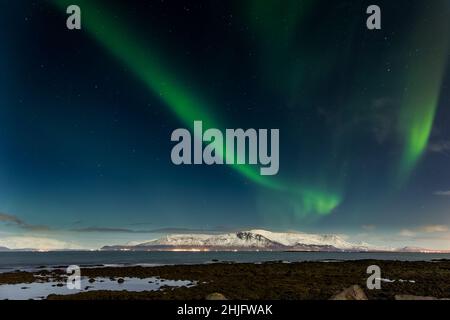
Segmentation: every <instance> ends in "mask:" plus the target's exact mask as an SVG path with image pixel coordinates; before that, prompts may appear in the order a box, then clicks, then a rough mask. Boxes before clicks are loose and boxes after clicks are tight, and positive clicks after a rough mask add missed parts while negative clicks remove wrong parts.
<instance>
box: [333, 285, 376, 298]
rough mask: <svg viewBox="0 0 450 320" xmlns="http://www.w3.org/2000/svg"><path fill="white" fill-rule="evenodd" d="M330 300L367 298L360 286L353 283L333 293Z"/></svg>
mask: <svg viewBox="0 0 450 320" xmlns="http://www.w3.org/2000/svg"><path fill="white" fill-rule="evenodd" d="M330 300H369V299H368V298H367V296H366V293H365V292H364V290H363V289H361V287H360V286H358V285H354V286H351V287H350V288H346V289H344V290H343V291H341V292H339V293H338V294H335V295H334V296H332V297H331V298H330Z"/></svg>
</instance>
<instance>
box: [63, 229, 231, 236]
mask: <svg viewBox="0 0 450 320" xmlns="http://www.w3.org/2000/svg"><path fill="white" fill-rule="evenodd" d="M70 231H73V232H81V233H83V232H86V233H96V232H98V233H180V234H186V233H203V232H226V231H231V229H229V228H226V227H215V228H205V229H201V228H199V229H194V228H192V229H191V228H177V227H166V228H159V229H147V230H145V229H142V230H139V229H130V228H111V227H86V228H76V229H71V230H70Z"/></svg>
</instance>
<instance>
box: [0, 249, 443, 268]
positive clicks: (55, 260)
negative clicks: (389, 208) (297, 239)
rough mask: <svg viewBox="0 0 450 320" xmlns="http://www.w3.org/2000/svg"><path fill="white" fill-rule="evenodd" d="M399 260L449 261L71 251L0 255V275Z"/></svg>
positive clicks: (416, 257) (395, 256)
mask: <svg viewBox="0 0 450 320" xmlns="http://www.w3.org/2000/svg"><path fill="white" fill-rule="evenodd" d="M362 259H378V260H402V261H431V260H435V259H450V254H424V253H353V252H352V253H342V252H130V251H128V252H124V251H114V252H110V251H74V252H0V272H5V271H11V270H17V269H20V270H33V269H36V268H39V267H57V266H61V267H62V266H68V265H79V266H104V265H168V264H202V263H211V262H216V261H221V262H249V263H259V262H265V261H286V262H296V261H335V260H362Z"/></svg>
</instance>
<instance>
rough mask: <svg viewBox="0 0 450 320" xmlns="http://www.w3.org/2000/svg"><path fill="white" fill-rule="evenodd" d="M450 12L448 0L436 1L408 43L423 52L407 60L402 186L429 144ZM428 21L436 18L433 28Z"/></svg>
mask: <svg viewBox="0 0 450 320" xmlns="http://www.w3.org/2000/svg"><path fill="white" fill-rule="evenodd" d="M449 11H450V3H449V2H448V1H447V2H438V1H436V4H435V5H433V6H429V7H428V10H426V11H425V12H423V13H422V14H421V15H420V16H419V17H418V18H417V28H416V31H415V34H414V38H413V39H412V41H411V43H410V44H409V47H411V46H412V47H414V46H415V47H416V48H421V50H422V51H419V52H416V53H415V54H413V55H412V56H410V59H409V61H408V64H409V66H410V69H409V73H407V78H406V81H405V82H406V83H405V93H404V95H403V103H402V106H401V108H400V114H399V128H398V129H399V134H400V137H401V139H402V143H403V145H404V151H403V154H402V156H401V160H400V168H399V169H398V177H397V183H399V184H400V185H401V184H403V183H404V182H405V181H406V180H407V179H408V177H409V175H410V173H411V171H412V170H413V169H414V167H415V166H416V165H417V163H418V161H419V160H420V158H421V156H422V155H423V153H424V151H425V150H426V148H427V146H428V141H429V138H430V134H431V130H432V128H433V123H434V119H435V115H436V111H437V107H438V103H439V97H440V92H441V86H442V79H443V77H444V71H445V67H446V64H447V59H448V54H449V42H450V37H449V31H450V22H449V19H448V13H447V12H449ZM429 21H433V24H432V27H430V23H429ZM423 22H426V23H423ZM436 30H442V31H441V32H436Z"/></svg>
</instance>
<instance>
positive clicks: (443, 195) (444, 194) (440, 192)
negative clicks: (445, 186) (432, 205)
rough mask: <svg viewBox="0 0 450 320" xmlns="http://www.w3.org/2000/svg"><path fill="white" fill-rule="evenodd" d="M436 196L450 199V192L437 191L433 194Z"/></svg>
mask: <svg viewBox="0 0 450 320" xmlns="http://www.w3.org/2000/svg"><path fill="white" fill-rule="evenodd" d="M433 194H434V195H436V196H442V197H450V190H448V191H435V192H433Z"/></svg>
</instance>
